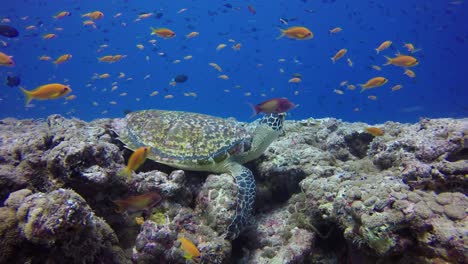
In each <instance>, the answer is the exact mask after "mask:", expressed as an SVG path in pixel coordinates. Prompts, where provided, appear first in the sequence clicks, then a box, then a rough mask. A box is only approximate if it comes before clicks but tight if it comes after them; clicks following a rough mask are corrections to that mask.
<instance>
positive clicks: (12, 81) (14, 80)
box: [6, 76, 21, 87]
mask: <svg viewBox="0 0 468 264" xmlns="http://www.w3.org/2000/svg"><path fill="white" fill-rule="evenodd" d="M20 84H21V78H20V77H19V76H7V77H6V85H8V86H10V87H16V86H18V85H20Z"/></svg>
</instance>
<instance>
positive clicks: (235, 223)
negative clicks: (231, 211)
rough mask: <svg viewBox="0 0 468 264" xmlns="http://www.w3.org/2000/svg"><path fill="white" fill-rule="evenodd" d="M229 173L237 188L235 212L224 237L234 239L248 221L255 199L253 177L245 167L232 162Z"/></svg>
mask: <svg viewBox="0 0 468 264" xmlns="http://www.w3.org/2000/svg"><path fill="white" fill-rule="evenodd" d="M230 171H231V174H232V176H233V177H234V179H235V180H236V184H237V186H238V188H239V190H238V193H237V200H236V212H235V215H234V218H233V220H232V222H231V224H230V225H229V227H228V229H227V233H226V239H228V240H234V239H235V238H236V237H237V236H238V235H239V233H240V232H241V231H242V229H243V228H244V227H245V226H246V225H247V223H248V222H249V219H250V217H251V216H252V209H253V204H254V201H255V179H254V177H253V174H252V172H251V171H250V170H249V169H247V168H246V167H244V166H242V165H239V164H237V163H233V164H232V166H231V170H230Z"/></svg>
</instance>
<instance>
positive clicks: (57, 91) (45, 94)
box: [20, 83, 72, 105]
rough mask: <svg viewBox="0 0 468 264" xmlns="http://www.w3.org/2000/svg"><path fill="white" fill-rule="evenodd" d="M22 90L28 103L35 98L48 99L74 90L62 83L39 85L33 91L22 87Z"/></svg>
mask: <svg viewBox="0 0 468 264" xmlns="http://www.w3.org/2000/svg"><path fill="white" fill-rule="evenodd" d="M20 89H21V91H22V92H23V93H24V95H25V96H26V100H25V101H26V105H28V104H29V102H31V100H33V99H37V100H47V99H56V98H60V97H63V96H65V95H67V94H69V93H70V92H71V91H72V90H71V88H70V87H69V86H66V85H64V84H60V83H50V84H45V85H41V86H39V87H37V88H36V89H34V90H32V91H28V90H25V89H24V88H22V87H20Z"/></svg>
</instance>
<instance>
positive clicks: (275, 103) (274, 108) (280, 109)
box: [252, 98, 296, 116]
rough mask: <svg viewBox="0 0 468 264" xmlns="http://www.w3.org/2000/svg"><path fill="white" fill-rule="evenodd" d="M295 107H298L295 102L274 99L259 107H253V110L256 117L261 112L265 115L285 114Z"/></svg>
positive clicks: (285, 99)
mask: <svg viewBox="0 0 468 264" xmlns="http://www.w3.org/2000/svg"><path fill="white" fill-rule="evenodd" d="M295 107H296V105H295V104H294V103H293V102H291V101H289V100H288V99H287V98H272V99H269V100H266V101H264V102H261V103H259V104H257V105H252V108H253V110H254V114H253V115H254V116H255V115H257V114H258V113H260V112H263V113H265V114H273V113H274V114H279V113H284V112H287V111H289V110H291V109H292V108H295Z"/></svg>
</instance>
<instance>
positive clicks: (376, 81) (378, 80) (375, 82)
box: [360, 77, 388, 93]
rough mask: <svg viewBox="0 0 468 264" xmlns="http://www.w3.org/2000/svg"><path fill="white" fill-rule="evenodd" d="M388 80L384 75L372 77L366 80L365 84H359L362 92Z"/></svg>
mask: <svg viewBox="0 0 468 264" xmlns="http://www.w3.org/2000/svg"><path fill="white" fill-rule="evenodd" d="M387 82H388V80H387V79H386V78H384V77H374V78H372V79H370V80H368V81H367V82H366V83H365V84H360V86H361V87H362V90H361V93H362V92H364V91H365V90H367V89H371V88H375V87H380V86H382V85H384V84H386V83H387Z"/></svg>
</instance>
